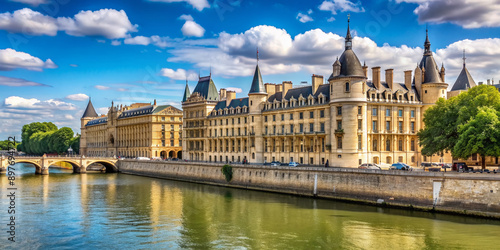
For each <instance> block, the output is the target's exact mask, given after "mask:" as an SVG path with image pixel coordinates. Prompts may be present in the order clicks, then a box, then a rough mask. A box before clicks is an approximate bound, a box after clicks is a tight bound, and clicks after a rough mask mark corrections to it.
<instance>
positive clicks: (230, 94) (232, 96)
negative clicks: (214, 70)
mask: <svg viewBox="0 0 500 250" xmlns="http://www.w3.org/2000/svg"><path fill="white" fill-rule="evenodd" d="M233 99H236V92H234V91H232V90H228V91H227V92H226V106H229V104H230V103H231V101H232V100H233Z"/></svg>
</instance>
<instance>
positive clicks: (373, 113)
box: [372, 108, 377, 116]
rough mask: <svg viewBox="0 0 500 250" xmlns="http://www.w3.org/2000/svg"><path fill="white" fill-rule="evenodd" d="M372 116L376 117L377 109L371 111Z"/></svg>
mask: <svg viewBox="0 0 500 250" xmlns="http://www.w3.org/2000/svg"><path fill="white" fill-rule="evenodd" d="M372 116H377V108H373V109H372Z"/></svg>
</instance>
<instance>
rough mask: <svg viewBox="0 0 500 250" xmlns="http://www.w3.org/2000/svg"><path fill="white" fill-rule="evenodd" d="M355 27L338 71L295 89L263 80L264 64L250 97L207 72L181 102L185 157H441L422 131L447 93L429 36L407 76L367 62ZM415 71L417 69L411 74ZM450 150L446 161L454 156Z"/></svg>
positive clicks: (321, 160) (413, 160)
mask: <svg viewBox="0 0 500 250" xmlns="http://www.w3.org/2000/svg"><path fill="white" fill-rule="evenodd" d="M352 47H353V45H352V37H351V34H350V30H349V26H348V28H347V35H346V38H345V50H344V52H343V53H342V55H341V56H340V58H337V60H336V61H335V62H334V63H333V67H332V73H331V75H330V76H329V77H328V79H327V83H324V78H323V76H319V75H312V85H310V86H304V87H295V88H293V86H292V83H291V82H287V81H284V82H283V83H282V84H264V82H263V80H262V75H261V72H260V69H259V66H258V65H257V66H256V67H255V73H254V77H253V80H252V82H251V83H249V84H251V85H250V91H249V93H248V97H245V98H235V97H236V93H235V92H232V91H226V90H225V89H221V90H220V91H219V93H218V94H217V88H216V86H215V84H214V82H213V80H212V78H211V76H206V77H201V78H200V79H199V81H198V84H197V85H196V88H195V89H194V91H193V93H192V94H190V93H189V92H187V91H189V88H187V87H186V93H185V94H184V99H183V102H182V107H183V112H184V121H183V125H184V130H185V133H184V137H183V140H184V141H185V143H184V144H183V147H184V149H183V151H184V156H185V157H186V158H187V159H190V160H200V161H210V162H228V161H233V162H234V161H236V162H241V161H243V160H245V159H246V160H248V161H249V162H252V163H262V162H271V161H281V162H291V161H296V162H299V163H301V164H313V165H323V164H325V163H326V162H327V161H329V165H330V166H342V167H357V166H358V165H359V164H361V163H366V162H373V163H389V164H391V163H394V162H405V163H407V164H409V165H413V166H415V165H417V164H419V163H420V162H422V161H439V160H440V157H434V158H430V157H424V156H422V155H421V153H420V149H419V146H418V138H417V135H416V133H417V131H419V130H420V129H421V128H422V125H423V124H422V119H423V112H424V111H425V110H426V109H427V108H429V107H430V106H432V105H434V104H435V102H436V101H437V100H438V99H439V98H446V97H447V91H446V90H447V87H448V84H447V83H445V79H444V78H445V69H444V67H443V66H442V67H441V69H439V68H438V66H437V64H436V62H435V60H434V58H433V55H432V51H431V49H430V42H429V39H428V36H426V40H425V43H424V47H425V52H424V54H423V57H422V59H421V61H420V63H419V64H418V65H417V67H416V68H415V70H414V71H413V72H412V71H411V70H409V71H405V72H404V79H405V80H404V82H403V83H397V82H395V81H394V79H393V74H394V73H393V70H392V69H386V70H385V82H384V81H381V77H380V67H373V68H372V72H373V79H372V80H368V79H367V71H368V67H367V66H366V65H361V63H360V61H359V59H358V57H357V56H356V54H355V53H354V51H353V50H352ZM412 73H413V74H412ZM448 158H450V157H449V156H445V159H444V160H445V161H451V158H450V159H448Z"/></svg>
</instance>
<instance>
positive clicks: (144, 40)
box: [123, 36, 172, 48]
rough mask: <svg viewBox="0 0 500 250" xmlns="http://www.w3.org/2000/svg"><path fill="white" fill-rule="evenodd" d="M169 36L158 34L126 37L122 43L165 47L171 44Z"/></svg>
mask: <svg viewBox="0 0 500 250" xmlns="http://www.w3.org/2000/svg"><path fill="white" fill-rule="evenodd" d="M171 40H172V39H170V38H168V37H160V36H151V37H147V36H135V37H128V38H125V40H124V41H123V43H125V44H132V45H150V44H153V45H155V46H157V47H160V48H165V47H169V46H172V43H171Z"/></svg>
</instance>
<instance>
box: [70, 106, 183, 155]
mask: <svg viewBox="0 0 500 250" xmlns="http://www.w3.org/2000/svg"><path fill="white" fill-rule="evenodd" d="M89 107H90V108H91V110H93V107H92V103H91V102H90V101H89V105H88V107H87V110H89ZM89 113H90V114H93V115H91V116H89V115H88V114H89ZM86 114H87V115H85V114H84V116H83V117H82V119H81V126H82V127H81V131H82V136H81V139H80V154H82V155H87V156H124V157H150V158H156V157H160V158H182V140H181V139H180V138H182V111H181V110H179V109H177V108H175V107H173V106H170V105H156V100H155V102H154V104H153V105H151V104H149V103H135V104H132V105H131V106H124V107H123V106H121V105H120V107H118V106H114V105H113V104H112V106H111V107H110V109H109V111H108V114H107V116H101V117H95V116H97V114H96V113H95V111H93V112H86Z"/></svg>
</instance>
